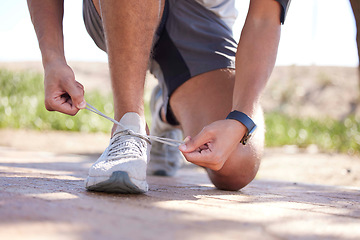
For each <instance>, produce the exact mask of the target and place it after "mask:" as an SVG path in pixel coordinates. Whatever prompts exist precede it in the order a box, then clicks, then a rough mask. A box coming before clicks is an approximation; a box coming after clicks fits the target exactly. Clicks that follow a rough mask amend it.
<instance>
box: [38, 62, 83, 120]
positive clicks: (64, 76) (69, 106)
mask: <svg viewBox="0 0 360 240" xmlns="http://www.w3.org/2000/svg"><path fill="white" fill-rule="evenodd" d="M44 86H45V107H46V109H47V110H48V111H58V112H62V113H65V114H68V115H72V116H74V115H75V114H76V113H77V112H78V111H79V110H80V109H83V108H85V107H86V102H85V100H84V87H83V86H82V85H81V84H80V83H79V82H77V81H76V80H75V75H74V72H73V71H72V69H71V68H70V67H69V66H68V65H67V64H66V63H64V62H55V63H50V64H47V65H46V66H45V82H44Z"/></svg>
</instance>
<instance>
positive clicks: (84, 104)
mask: <svg viewBox="0 0 360 240" xmlns="http://www.w3.org/2000/svg"><path fill="white" fill-rule="evenodd" d="M78 108H80V109H83V108H86V102H85V100H84V101H82V102H81V103H80V104H79V105H78Z"/></svg>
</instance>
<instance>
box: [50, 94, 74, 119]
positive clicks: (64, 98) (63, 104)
mask: <svg viewBox="0 0 360 240" xmlns="http://www.w3.org/2000/svg"><path fill="white" fill-rule="evenodd" d="M45 106H46V109H47V110H49V111H58V112H61V113H65V114H68V115H72V116H74V115H76V113H77V112H78V111H79V109H78V108H76V107H75V106H74V104H73V103H72V100H71V98H70V96H69V95H68V94H67V93H65V94H62V95H60V96H58V97H55V98H52V99H50V100H48V101H47V102H46V103H45Z"/></svg>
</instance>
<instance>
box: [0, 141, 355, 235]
mask: <svg viewBox="0 0 360 240" xmlns="http://www.w3.org/2000/svg"><path fill="white" fill-rule="evenodd" d="M75 139H76V138H75ZM25 140H27V137H24V141H25ZM49 140H51V138H49ZM69 141H70V140H69ZM272 154H273V155H271V156H268V157H266V158H265V159H264V165H265V166H266V164H267V162H268V160H267V159H270V160H269V162H271V161H272V160H271V158H275V159H277V160H279V161H280V162H283V161H285V160H286V156H287V155H285V154H280V155H276V152H274V153H272ZM97 156H98V154H85V155H84V154H70V153H59V152H57V153H55V152H49V151H46V152H44V151H25V150H22V151H20V150H16V149H14V148H9V147H0V239H14V240H17V239H87V240H89V239H157V240H162V239H201V238H204V239H359V238H360V228H359V225H360V207H359V206H360V188H347V187H335V186H326V185H311V184H304V183H300V182H296V183H295V182H294V181H293V180H291V179H289V180H282V181H280V180H278V181H275V180H268V179H265V178H263V177H262V175H264V174H265V173H266V172H267V171H268V170H265V169H266V168H267V167H266V168H262V170H261V171H260V173H261V174H259V175H260V176H259V178H258V179H256V180H255V181H253V182H252V183H251V184H250V185H248V186H247V187H246V188H244V189H243V190H241V191H239V192H227V191H220V190H216V189H215V188H214V187H213V186H212V185H211V183H210V182H209V180H208V178H207V176H206V175H205V173H204V172H203V171H202V169H199V168H194V167H190V166H187V167H186V168H184V169H182V170H181V171H180V172H179V174H178V175H177V176H176V177H173V178H166V177H148V182H149V185H150V191H149V192H148V193H146V194H143V195H121V194H102V193H93V192H87V191H85V190H84V187H83V179H84V177H85V176H86V174H87V170H88V168H89V166H90V165H91V164H92V163H93V162H94V161H95V160H96V158H97ZM311 156H312V155H311ZM293 157H294V158H295V156H293ZM307 157H309V156H307ZM307 157H306V156H305V155H301V157H300V156H296V158H297V159H296V162H299V164H298V165H300V166H301V162H307V161H308V160H310V161H309V162H311V161H312V160H313V158H312V157H311V158H310V159H307ZM335 160H336V159H334V161H335ZM272 162H274V161H272ZM279 169H280V170H282V171H284V172H285V171H287V170H288V169H284V168H283V165H280V166H279ZM292 169H293V168H292ZM297 171H299V169H297ZM297 173H299V172H296V173H294V175H296V174H297ZM267 178H270V176H267Z"/></svg>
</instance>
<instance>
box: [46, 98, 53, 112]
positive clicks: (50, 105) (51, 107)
mask: <svg viewBox="0 0 360 240" xmlns="http://www.w3.org/2000/svg"><path fill="white" fill-rule="evenodd" d="M45 108H46V110H48V111H54V108H53V106H52V104H51V102H50V101H47V100H45Z"/></svg>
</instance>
